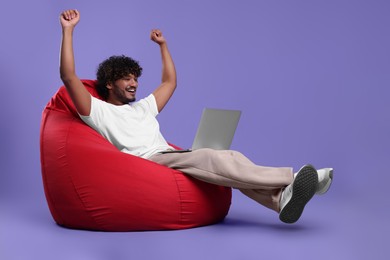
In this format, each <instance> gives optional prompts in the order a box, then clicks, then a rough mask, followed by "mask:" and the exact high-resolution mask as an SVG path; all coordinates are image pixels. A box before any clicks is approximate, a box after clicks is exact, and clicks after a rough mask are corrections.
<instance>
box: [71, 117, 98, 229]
mask: <svg viewBox="0 0 390 260" xmlns="http://www.w3.org/2000/svg"><path fill="white" fill-rule="evenodd" d="M75 120H77V119H76V118H74V117H72V119H71V122H70V124H69V127H68V129H67V133H66V138H65V143H68V138H69V133H70V129H71V128H72V125H73V124H74V122H75ZM68 149H69V148H68V146H66V149H65V151H66V152H65V154H64V155H65V157H68ZM68 176H69V179H70V181H71V183H72V187H73V189H74V191H75V193H76V194H77V197H78V198H79V200H80V202H81V204H82V205H83V207H84V210H85V212H86V213H87V214H86V215H87V216H88V217H89V218H90V219H92V220H93V221H94V222H95V224H96V225H98V226H101V225H99V223H98V222H97V221H96V219H95V218H94V217H93V216H92V215H91V214H89V211H88V209H87V206H86V205H85V202H84V201H83V199H82V197H81V196H80V194H79V192H78V190H77V189H76V186H75V184H74V181H73V178H72V176H70V175H68Z"/></svg>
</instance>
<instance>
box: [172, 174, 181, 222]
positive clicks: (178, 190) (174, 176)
mask: <svg viewBox="0 0 390 260" xmlns="http://www.w3.org/2000/svg"><path fill="white" fill-rule="evenodd" d="M172 170H173V169H172ZM176 174H177V173H176V172H174V174H173V178H174V179H175V184H176V187H177V192H178V194H179V212H180V213H179V222H183V197H182V194H181V190H180V186H179V184H178V183H177V181H178V180H177V177H176Z"/></svg>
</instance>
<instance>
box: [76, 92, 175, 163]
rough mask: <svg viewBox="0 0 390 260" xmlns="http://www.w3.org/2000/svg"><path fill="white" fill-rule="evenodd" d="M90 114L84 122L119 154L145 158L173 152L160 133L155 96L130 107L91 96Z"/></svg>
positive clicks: (84, 117)
mask: <svg viewBox="0 0 390 260" xmlns="http://www.w3.org/2000/svg"><path fill="white" fill-rule="evenodd" d="M91 97H92V98H91V113H90V115H89V116H82V115H80V117H81V119H82V120H83V121H84V122H85V123H86V124H87V125H89V126H90V127H92V128H93V129H95V130H96V131H97V132H98V133H100V134H101V135H102V136H103V137H105V138H106V139H107V140H108V141H110V142H111V143H112V144H113V145H114V146H116V147H117V148H118V149H119V150H120V151H122V152H125V153H129V154H132V155H135V156H139V157H142V158H149V157H151V156H152V155H154V154H156V153H158V152H161V151H164V150H167V149H173V148H172V147H171V146H169V145H168V143H167V142H166V140H165V139H164V137H163V136H162V134H161V132H160V126H159V123H158V121H157V119H156V116H157V115H158V109H157V104H156V99H155V97H154V96H153V94H150V95H149V96H148V97H146V98H144V99H141V100H140V101H137V102H133V103H130V104H128V105H121V106H117V105H113V104H110V103H107V102H105V101H102V100H100V99H97V98H95V97H93V96H91Z"/></svg>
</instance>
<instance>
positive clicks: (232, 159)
mask: <svg viewBox="0 0 390 260" xmlns="http://www.w3.org/2000/svg"><path fill="white" fill-rule="evenodd" d="M150 160H151V161H154V162H156V163H159V164H162V165H165V166H167V167H170V168H172V169H177V170H179V171H182V172H183V173H185V174H188V175H190V176H192V177H194V178H196V179H199V180H201V181H204V182H208V183H212V184H216V185H221V186H227V187H232V188H235V189H239V190H240V191H241V192H242V193H243V194H245V195H246V196H248V197H249V198H251V199H253V200H255V201H257V202H258V203H260V204H261V205H263V206H265V207H268V208H270V209H273V210H275V211H276V212H279V210H280V209H279V200H280V196H281V192H282V189H283V188H284V187H286V186H287V185H288V184H290V183H291V182H292V181H293V172H292V168H275V167H263V166H259V165H256V164H254V163H253V162H251V161H250V160H249V159H248V158H247V157H245V156H244V155H243V154H241V153H239V152H236V151H231V150H225V151H219V150H212V149H199V150H195V151H192V152H188V153H169V154H156V155H154V156H152V157H151V158H150Z"/></svg>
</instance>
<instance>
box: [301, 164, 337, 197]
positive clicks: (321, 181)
mask: <svg viewBox="0 0 390 260" xmlns="http://www.w3.org/2000/svg"><path fill="white" fill-rule="evenodd" d="M297 174H298V173H294V178H295V177H296V175H297ZM317 174H318V187H317V190H316V194H317V195H323V194H325V193H326V192H327V191H328V190H329V188H330V185H331V184H332V180H333V168H321V169H318V170H317Z"/></svg>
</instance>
